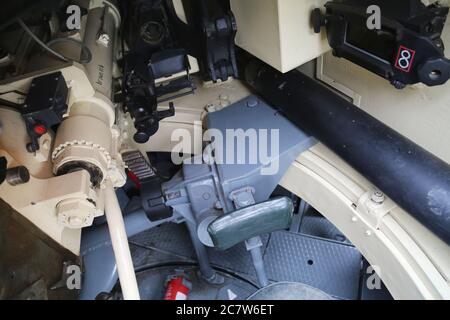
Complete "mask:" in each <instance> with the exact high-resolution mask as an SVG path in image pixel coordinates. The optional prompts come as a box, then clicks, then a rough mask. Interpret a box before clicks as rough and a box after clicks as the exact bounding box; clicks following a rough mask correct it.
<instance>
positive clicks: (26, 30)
mask: <svg viewBox="0 0 450 320" xmlns="http://www.w3.org/2000/svg"><path fill="white" fill-rule="evenodd" d="M17 22H18V23H19V25H20V26H21V27H22V29H23V30H24V31H25V32H26V33H28V35H29V36H30V37H31V38H33V40H34V41H36V42H37V43H38V44H39V45H40V46H41V47H42V48H43V49H45V50H46V51H47V52H48V53H51V54H52V55H54V56H55V57H57V58H59V59H61V60H63V61H64V62H69V60H68V59H67V58H66V57H64V56H63V55H62V54H60V53H58V52H56V51H55V50H53V49H52V48H50V47H49V46H47V45H46V44H45V43H44V42H42V40H41V39H39V38H38V37H37V36H36V35H35V34H34V33H33V31H31V30H30V28H28V26H27V25H26V24H25V23H24V22H23V21H22V19H20V18H18V19H17Z"/></svg>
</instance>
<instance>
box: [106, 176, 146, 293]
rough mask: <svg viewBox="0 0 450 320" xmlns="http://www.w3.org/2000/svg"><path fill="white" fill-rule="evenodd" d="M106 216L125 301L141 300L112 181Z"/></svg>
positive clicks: (107, 199) (108, 186)
mask: <svg viewBox="0 0 450 320" xmlns="http://www.w3.org/2000/svg"><path fill="white" fill-rule="evenodd" d="M105 215H106V221H107V222H108V228H109V234H110V236H111V243H112V247H113V250H114V256H115V258H116V265H117V272H118V273H119V281H120V287H121V288H122V294H123V298H124V300H140V296H139V289H138V285H137V280H136V273H135V272H134V267H133V261H132V259H131V253H130V247H129V245H128V237H127V234H126V231H125V224H124V222H123V217H122V211H121V210H120V206H119V202H118V200H117V196H116V193H115V192H114V187H113V185H112V183H111V182H110V181H107V182H106V189H105Z"/></svg>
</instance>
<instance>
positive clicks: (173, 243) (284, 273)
mask: <svg viewBox="0 0 450 320" xmlns="http://www.w3.org/2000/svg"><path fill="white" fill-rule="evenodd" d="M262 239H263V254H264V261H265V265H266V268H267V274H268V277H269V278H270V280H271V281H296V282H302V283H305V284H308V285H310V286H313V287H316V288H318V289H321V290H323V291H324V292H326V293H328V294H330V295H332V296H334V297H336V298H339V299H357V298H358V284H359V278H360V268H361V254H360V253H359V252H358V251H357V250H356V249H355V248H354V247H353V246H351V245H348V244H345V243H339V242H336V241H329V240H325V239H320V238H316V237H311V236H309V235H302V234H298V233H290V232H286V231H280V232H274V233H272V234H271V235H265V236H263V237H262ZM130 244H131V251H132V255H133V261H134V263H135V266H136V267H137V268H138V269H139V268H144V267H145V266H154V265H159V264H165V263H174V262H195V253H194V250H193V247H192V245H191V242H190V239H189V234H188V232H187V229H186V228H185V226H184V225H183V224H181V225H176V224H165V225H161V226H160V227H157V228H154V229H152V230H149V231H146V232H143V233H141V234H138V235H137V236H135V237H133V238H131V239H130ZM208 253H209V257H210V260H211V263H212V264H213V265H214V266H216V267H220V268H223V269H226V270H230V271H232V272H235V273H238V274H239V275H241V276H243V277H245V278H246V279H248V280H249V281H252V282H256V277H255V272H254V269H253V264H252V261H251V257H250V254H249V253H248V252H247V251H246V250H245V245H244V244H240V245H237V246H235V247H233V248H231V249H229V250H226V251H224V252H221V251H217V250H214V249H209V251H208Z"/></svg>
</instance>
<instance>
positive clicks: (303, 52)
mask: <svg viewBox="0 0 450 320" xmlns="http://www.w3.org/2000/svg"><path fill="white" fill-rule="evenodd" d="M325 2H326V0H231V7H232V10H233V13H234V15H235V17H236V21H237V26H238V32H237V35H236V44H237V45H238V46H240V47H241V48H243V49H245V50H246V51H248V52H250V53H251V54H253V55H255V56H256V57H258V58H259V59H261V60H263V61H264V62H266V63H268V64H270V65H271V66H273V67H274V68H276V69H278V70H280V71H282V72H287V71H289V70H292V69H294V68H296V67H298V66H300V65H302V64H304V63H305V62H308V61H310V60H312V59H314V58H316V57H318V56H320V55H321V54H323V53H325V52H327V51H328V50H329V49H330V48H329V46H328V42H327V40H326V36H325V33H322V34H320V35H318V34H315V33H314V32H313V30H312V27H311V25H310V20H311V19H310V15H311V11H312V10H313V9H314V8H318V7H323V5H324V4H325Z"/></svg>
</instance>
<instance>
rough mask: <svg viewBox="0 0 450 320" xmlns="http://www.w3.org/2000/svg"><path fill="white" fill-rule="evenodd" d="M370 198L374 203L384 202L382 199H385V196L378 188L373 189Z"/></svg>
mask: <svg viewBox="0 0 450 320" xmlns="http://www.w3.org/2000/svg"><path fill="white" fill-rule="evenodd" d="M370 200H372V201H373V202H375V203H376V204H382V203H383V202H384V200H385V196H384V194H383V192H381V191H379V190H375V191H374V192H373V193H372V196H371V197H370Z"/></svg>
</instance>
